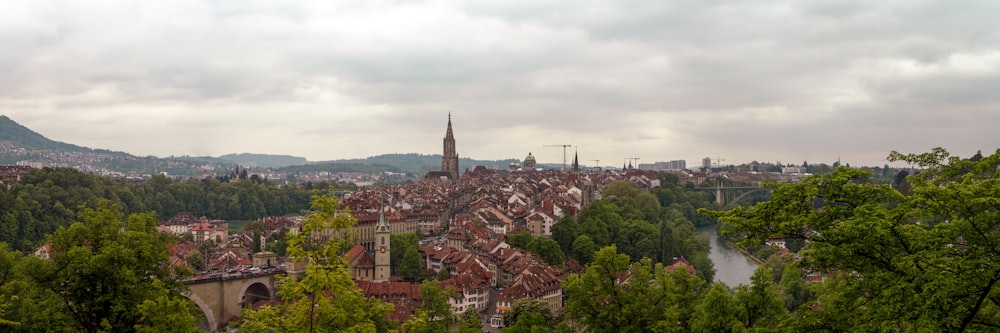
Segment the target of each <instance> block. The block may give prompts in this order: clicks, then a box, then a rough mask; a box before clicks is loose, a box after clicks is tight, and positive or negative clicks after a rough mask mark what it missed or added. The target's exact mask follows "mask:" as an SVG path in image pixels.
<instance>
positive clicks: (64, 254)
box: [0, 201, 198, 332]
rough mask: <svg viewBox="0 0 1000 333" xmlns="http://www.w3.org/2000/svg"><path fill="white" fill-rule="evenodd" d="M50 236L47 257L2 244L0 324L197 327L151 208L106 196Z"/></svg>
mask: <svg viewBox="0 0 1000 333" xmlns="http://www.w3.org/2000/svg"><path fill="white" fill-rule="evenodd" d="M80 218H81V221H80V222H75V223H73V224H72V225H70V226H69V227H60V228H59V229H58V230H56V232H55V233H54V234H52V235H50V236H49V237H48V239H47V240H48V243H49V244H50V247H49V254H50V256H51V258H50V259H40V258H37V257H34V256H21V255H20V254H19V253H16V252H12V251H10V249H9V248H8V247H7V245H6V244H4V243H0V317H2V320H0V327H3V326H6V327H5V331H24V332H43V331H48V332H52V331H80V332H166V331H169V332H196V331H197V329H196V327H195V323H196V321H197V317H196V316H195V314H196V313H198V310H197V308H196V307H195V305H194V303H192V302H191V301H189V300H188V299H186V298H184V297H183V296H181V293H180V291H181V290H183V286H182V285H181V284H180V283H179V282H178V281H177V280H175V274H174V272H173V271H171V270H170V269H168V268H167V265H166V259H167V257H168V255H169V253H168V251H167V249H168V246H169V244H171V243H172V242H173V239H172V238H171V236H169V235H167V234H163V233H160V232H157V231H155V227H156V225H158V224H159V221H157V220H156V218H155V216H154V215H153V214H151V213H144V214H133V215H130V216H128V217H127V218H126V217H125V215H124V214H123V213H122V212H121V211H120V210H119V209H118V208H117V207H115V206H113V205H111V204H110V203H109V202H107V201H101V202H100V203H98V204H97V206H96V208H89V207H84V208H82V209H81V211H80Z"/></svg>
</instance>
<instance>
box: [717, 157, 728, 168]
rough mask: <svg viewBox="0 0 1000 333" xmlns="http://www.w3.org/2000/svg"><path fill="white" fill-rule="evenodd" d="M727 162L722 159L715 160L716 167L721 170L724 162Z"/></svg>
mask: <svg viewBox="0 0 1000 333" xmlns="http://www.w3.org/2000/svg"><path fill="white" fill-rule="evenodd" d="M725 160H726V159H724V158H722V157H716V158H715V166H716V167H719V168H720V169H721V168H722V162H723V161H725Z"/></svg>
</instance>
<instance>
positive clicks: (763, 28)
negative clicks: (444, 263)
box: [0, 1, 1000, 166]
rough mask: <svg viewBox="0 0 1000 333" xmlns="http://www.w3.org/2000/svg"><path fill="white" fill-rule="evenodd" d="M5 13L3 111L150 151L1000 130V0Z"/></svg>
mask: <svg viewBox="0 0 1000 333" xmlns="http://www.w3.org/2000/svg"><path fill="white" fill-rule="evenodd" d="M8 7H9V8H7V10H5V12H6V15H4V16H3V17H4V19H3V20H0V31H4V33H2V34H0V43H2V44H3V45H5V49H4V56H2V57H0V68H4V69H7V70H6V71H5V72H6V73H8V75H4V76H3V77H0V88H2V89H0V114H6V115H8V116H10V117H11V118H12V119H15V120H16V121H17V122H19V123H21V124H23V125H25V126H27V127H29V128H32V129H34V130H36V131H38V132H40V133H44V135H46V136H47V137H49V138H51V139H53V140H57V141H62V142H72V143H74V144H78V145H82V146H87V147H92V148H99V149H109V150H114V151H123V152H128V153H130V154H135V155H140V156H147V155H153V156H161V157H165V156H183V155H189V156H219V155H224V154H236V153H244V152H245V153H258V154H286V155H293V156H302V157H305V158H307V159H309V160H310V161H325V160H336V159H344V158H359V157H365V156H373V155H378V154H388V153H397V152H403V153H409V152H412V153H421V154H436V153H438V152H440V141H438V140H441V137H442V136H443V135H444V131H443V126H442V124H443V123H444V122H445V118H446V115H447V113H449V112H451V113H452V115H453V120H454V125H455V138H456V140H457V141H458V144H457V147H456V148H457V153H458V154H459V155H460V156H463V157H470V158H475V159H504V158H517V159H523V158H524V156H527V154H528V153H529V152H530V153H532V154H533V155H534V156H536V157H537V158H538V161H539V163H546V164H550V163H561V162H562V156H563V154H562V150H561V149H559V148H548V147H543V146H544V145H563V144H571V145H573V147H572V148H570V149H571V150H576V149H578V150H579V153H580V159H581V164H585V165H590V164H591V163H593V160H600V161H601V163H600V164H602V165H606V166H620V165H621V164H622V163H623V161H624V159H625V158H626V157H639V158H641V160H639V163H646V162H654V161H670V160H686V161H688V162H689V164H697V163H698V161H700V160H701V159H702V158H705V157H712V158H719V157H721V158H723V159H725V160H726V161H725V162H724V164H739V163H747V162H750V161H753V160H757V161H759V162H782V163H792V164H801V163H802V162H803V161H808V162H809V163H832V162H834V161H836V160H837V159H838V158H839V159H840V160H841V161H842V163H848V164H851V165H868V166H880V165H883V164H886V161H885V158H886V156H888V154H889V152H890V151H893V150H896V151H900V152H907V153H916V152H925V151H928V150H930V149H931V148H934V147H943V148H945V149H947V150H948V151H950V152H951V153H953V154H955V155H958V156H971V155H972V154H975V153H976V151H978V150H982V151H984V152H990V151H992V150H993V149H994V148H995V147H990V146H988V145H990V144H992V143H994V142H997V141H998V139H1000V134H997V133H996V131H994V130H993V129H994V128H995V127H996V125H997V124H1000V113H998V112H997V111H996V110H997V109H998V106H1000V97H997V96H998V95H997V94H995V93H994V92H993V90H994V89H995V88H994V87H997V86H1000V22H998V21H997V20H995V17H996V14H997V13H1000V4H997V3H995V2H987V1H973V2H963V3H953V2H946V1H928V2H901V3H885V2H880V3H870V2H856V3H844V2H839V1H838V2H809V3H785V2H778V1H764V2H754V3H738V2H726V1H722V2H693V3H605V4H584V5H580V4H577V3H574V2H562V1H553V2H546V3H531V2H527V3H520V2H506V1H500V2H490V1H487V2H477V3H463V2H456V3H449V2H436V3H431V2H415V3H337V2H323V1H317V2H311V1H303V2H296V3H266V2H265V3H256V4H240V5H231V4H225V3H204V2H144V3H141V4H133V3H130V2H112V3H106V4H104V5H97V4H91V3H69V4H67V3H61V2H55V1H33V2H26V3H18V4H12V5H10V6H8ZM570 154H572V152H570ZM762 159H766V160H762ZM890 164H891V163H890Z"/></svg>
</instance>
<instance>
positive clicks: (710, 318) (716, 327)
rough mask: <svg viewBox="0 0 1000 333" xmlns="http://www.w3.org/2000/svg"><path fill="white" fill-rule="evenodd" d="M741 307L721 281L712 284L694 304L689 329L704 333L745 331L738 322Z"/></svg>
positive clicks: (741, 310)
mask: <svg viewBox="0 0 1000 333" xmlns="http://www.w3.org/2000/svg"><path fill="white" fill-rule="evenodd" d="M742 312H743V309H742V308H740V304H739V303H738V302H737V301H736V299H734V298H733V295H732V293H730V291H729V289H728V288H726V286H725V285H723V284H722V283H721V282H716V283H714V284H712V287H711V288H709V289H708V292H707V293H706V294H705V297H704V298H703V299H702V300H701V302H699V303H698V305H697V306H695V311H694V316H692V318H691V331H692V332H699V333H701V332H704V333H720V332H746V328H745V327H744V326H743V323H741V322H740V314H741V313H742Z"/></svg>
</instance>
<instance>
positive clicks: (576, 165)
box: [573, 150, 580, 172]
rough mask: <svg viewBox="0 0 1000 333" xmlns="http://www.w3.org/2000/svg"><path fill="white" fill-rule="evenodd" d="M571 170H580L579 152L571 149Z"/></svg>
mask: <svg viewBox="0 0 1000 333" xmlns="http://www.w3.org/2000/svg"><path fill="white" fill-rule="evenodd" d="M573 172H580V152H579V151H577V150H574V151H573Z"/></svg>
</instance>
